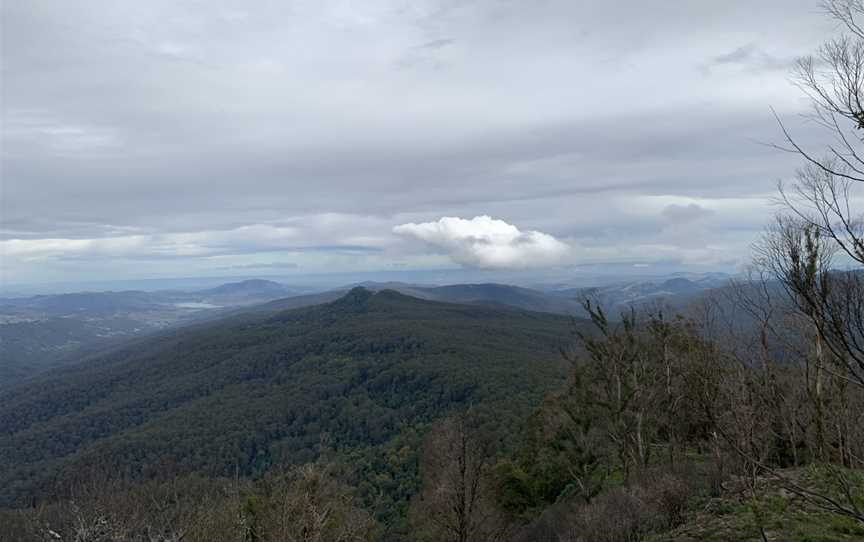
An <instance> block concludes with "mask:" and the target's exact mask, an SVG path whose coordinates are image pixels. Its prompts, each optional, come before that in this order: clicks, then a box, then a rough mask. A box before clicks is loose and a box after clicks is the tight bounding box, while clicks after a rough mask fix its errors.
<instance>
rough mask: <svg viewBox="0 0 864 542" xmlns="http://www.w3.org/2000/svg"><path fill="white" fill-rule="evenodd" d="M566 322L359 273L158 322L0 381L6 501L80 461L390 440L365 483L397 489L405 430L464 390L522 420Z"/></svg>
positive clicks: (342, 446) (288, 452) (161, 465)
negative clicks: (185, 322) (297, 304)
mask: <svg viewBox="0 0 864 542" xmlns="http://www.w3.org/2000/svg"><path fill="white" fill-rule="evenodd" d="M571 326H572V322H571V320H570V319H568V318H565V317H561V316H555V315H551V314H543V313H537V312H526V311H520V310H513V309H501V308H490V307H480V306H470V305H455V304H445V303H439V302H432V301H427V300H420V299H417V298H412V297H409V296H405V295H403V294H400V293H397V292H395V291H392V290H383V291H379V292H372V291H370V290H367V289H363V288H356V289H353V290H351V291H350V292H349V293H347V294H346V295H344V296H343V297H341V298H340V299H338V300H336V301H334V302H331V303H328V304H324V305H318V306H313V307H307V308H302V309H295V310H288V311H283V312H276V313H273V312H261V313H253V314H248V315H238V316H234V317H231V318H228V319H225V320H220V321H217V322H213V323H209V324H199V325H195V326H192V327H189V328H185V329H178V330H174V331H166V332H163V333H161V334H160V335H158V336H155V337H153V338H151V339H144V340H139V341H137V342H134V343H129V344H128V345H126V346H124V347H122V348H118V349H116V350H114V351H112V352H110V353H106V354H104V355H101V356H99V357H97V358H95V359H91V360H89V361H87V362H85V363H83V364H81V365H79V366H75V367H71V368H67V369H64V370H58V371H54V372H50V373H47V374H45V375H42V376H41V377H38V378H36V379H34V380H32V381H30V382H28V383H24V384H21V385H19V386H18V387H16V388H14V389H12V390H9V391H7V392H5V393H3V394H2V395H0V488H2V489H0V502H2V503H3V504H7V505H8V504H12V503H15V502H17V501H18V499H21V498H23V497H25V496H28V497H33V496H36V495H42V496H45V495H49V494H50V493H51V491H52V490H53V489H54V484H55V483H56V482H57V481H58V480H60V479H63V478H64V477H67V476H69V475H71V474H73V473H76V472H80V471H82V469H85V467H87V466H88V465H89V466H93V465H99V466H100V468H103V469H104V468H109V469H111V470H114V471H116V472H122V473H125V474H127V475H128V476H130V477H133V478H151V477H157V476H160V475H165V474H181V473H189V472H197V473H202V474H206V475H210V476H230V475H232V474H235V473H239V474H241V475H254V474H260V473H262V472H264V471H266V470H267V469H268V468H269V467H270V466H271V465H273V464H277V463H285V462H288V463H300V462H305V461H311V460H313V459H315V458H316V457H317V456H318V455H319V454H320V453H322V451H323V450H330V451H332V452H334V453H337V454H342V455H345V454H355V457H362V456H363V454H364V450H367V451H368V450H372V449H376V448H378V449H379V452H380V449H383V448H382V447H387V446H388V445H391V444H392V443H394V442H400V441H401V442H402V443H403V444H402V445H404V446H407V447H408V448H407V451H406V452H405V453H403V454H402V456H400V457H402V459H401V460H400V461H401V463H398V464H389V463H387V462H386V461H384V462H382V461H376V462H374V463H373V464H372V466H370V467H369V468H370V469H372V470H373V472H369V473H366V476H365V477H364V479H365V482H364V483H365V484H366V485H367V486H370V487H367V491H368V492H369V493H370V494H372V493H377V494H382V493H383V494H385V495H386V496H387V498H388V499H390V500H392V501H393V502H396V503H398V502H402V501H404V499H405V498H407V496H408V495H410V494H411V493H412V492H413V491H414V490H415V489H416V449H414V448H412V447H411V446H412V441H411V440H410V438H409V435H411V434H412V432H415V431H416V430H417V429H418V428H421V427H422V426H423V425H424V424H427V423H429V422H432V421H434V420H435V419H436V418H438V417H440V416H442V415H444V414H445V413H447V412H449V411H450V410H451V409H453V408H457V407H465V406H467V405H469V404H478V405H482V406H483V408H484V409H489V410H491V411H494V412H496V417H495V423H496V424H501V425H506V424H507V423H510V422H512V421H514V420H518V419H521V418H522V417H523V416H525V415H526V414H527V413H528V412H530V411H531V409H532V408H534V407H536V405H537V404H538V402H539V400H540V398H541V397H542V395H543V394H544V393H545V392H546V391H547V390H549V389H551V388H555V387H557V386H559V385H560V383H561V382H562V378H563V377H564V375H565V372H566V367H565V365H566V364H565V362H564V360H563V359H562V358H561V356H560V353H559V349H560V347H561V346H562V345H563V344H564V342H566V340H567V338H568V337H569V335H570V331H571ZM358 454H359V455H358ZM380 455H381V454H380V453H376V454H372V455H371V456H374V457H379V456H380ZM371 456H370V457H371ZM403 504H404V502H403Z"/></svg>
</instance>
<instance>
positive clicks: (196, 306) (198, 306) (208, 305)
mask: <svg viewBox="0 0 864 542" xmlns="http://www.w3.org/2000/svg"><path fill="white" fill-rule="evenodd" d="M174 306H175V307H177V308H178V309H218V308H219V307H221V305H214V304H212V303H195V302H189V303H174Z"/></svg>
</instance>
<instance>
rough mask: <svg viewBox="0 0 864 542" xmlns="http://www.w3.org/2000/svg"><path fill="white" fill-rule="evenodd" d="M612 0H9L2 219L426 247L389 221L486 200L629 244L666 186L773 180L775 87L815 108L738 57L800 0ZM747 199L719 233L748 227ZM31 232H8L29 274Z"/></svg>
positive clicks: (515, 214)
mask: <svg viewBox="0 0 864 542" xmlns="http://www.w3.org/2000/svg"><path fill="white" fill-rule="evenodd" d="M609 4H610V5H598V4H597V3H587V2H573V1H571V0H548V1H545V2H540V3H538V2H531V1H528V0H515V1H513V2H498V1H493V0H477V1H473V2H467V3H466V2H453V1H451V0H421V1H418V2H402V1H400V0H392V1H386V0H382V1H381V2H374V3H362V2H329V1H327V0H314V1H313V0H298V1H297V2H292V3H291V5H290V9H289V8H287V7H286V4H285V3H283V2H271V1H265V2H262V3H256V4H255V5H254V7H252V6H249V5H245V4H244V5H242V6H239V7H238V5H237V4H235V3H233V2H228V1H221V0H217V1H215V2H212V3H210V4H208V9H206V10H205V9H201V7H200V5H197V4H187V3H180V2H173V1H168V0H153V1H152V2H140V3H135V4H132V5H126V6H122V7H121V6H120V5H119V4H116V3H113V2H107V1H99V0H82V1H81V2H76V3H74V4H72V3H39V2H5V3H2V5H0V9H2V14H0V21H2V23H0V24H2V25H3V28H2V32H0V35H2V37H0V39H2V40H3V42H2V65H3V73H2V87H3V88H2V91H3V94H4V101H3V104H2V119H0V120H2V134H0V137H2V152H3V157H2V163H0V176H2V186H0V191H2V198H0V205H2V208H0V242H3V241H12V240H21V241H28V242H29V241H33V242H37V241H40V240H43V241H45V243H48V245H51V243H50V242H49V241H50V240H52V239H55V240H56V239H59V240H73V241H74V240H78V241H87V240H98V239H106V238H120V237H129V236H135V235H138V236H144V237H147V238H158V237H159V236H169V235H192V234H196V233H201V232H211V233H212V234H213V236H216V237H218V233H214V232H225V231H231V230H237V229H239V228H243V227H249V226H254V225H261V224H265V225H270V226H274V227H290V228H292V229H293V230H295V231H296V236H295V237H293V238H291V239H284V240H280V241H279V242H273V241H272V240H270V241H268V240H267V239H261V238H256V237H254V236H249V237H246V236H244V235H242V234H238V235H236V236H234V237H232V238H231V239H228V240H224V239H223V240H222V241H218V242H217V241H214V240H213V239H211V240H210V241H208V242H207V243H205V244H204V246H205V247H207V249H208V250H207V251H206V253H207V256H213V255H218V256H231V255H235V256H237V257H244V256H249V257H252V256H254V255H255V254H258V253H261V254H267V253H272V252H276V251H297V252H302V253H303V256H302V257H303V258H308V259H305V260H298V264H299V265H302V266H303V268H304V269H306V268H310V269H313V268H314V266H315V265H319V266H321V267H320V269H331V268H332V266H333V265H336V264H333V263H332V262H331V260H329V259H328V258H332V259H333V261H336V260H338V265H347V266H349V269H350V266H351V265H355V264H354V263H352V262H357V263H356V265H357V266H361V265H367V266H372V265H380V266H385V267H386V266H387V265H389V263H392V262H391V260H393V259H398V261H399V262H403V261H404V262H409V263H410V264H411V265H414V263H416V262H422V264H424V265H425V262H426V260H423V259H422V258H423V257H424V255H423V254H419V255H418V253H417V251H416V249H415V247H414V245H410V244H406V243H404V242H403V241H402V240H400V239H399V238H397V237H396V236H394V235H393V234H392V232H391V230H392V228H393V227H394V226H396V225H398V224H405V223H411V222H414V223H425V222H429V221H435V220H438V219H439V218H440V217H442V216H464V217H473V216H481V215H485V214H489V215H493V216H502V217H507V219H508V222H513V223H517V224H519V226H520V228H524V229H528V230H537V231H542V232H547V233H549V234H550V235H553V236H555V237H556V238H560V239H573V240H574V242H575V243H576V244H582V245H585V246H588V245H590V244H591V242H592V241H591V240H592V239H602V240H603V243H605V245H608V246H615V247H620V248H621V251H622V252H623V251H624V248H625V245H627V244H629V243H639V244H642V245H646V244H650V243H651V242H658V241H659V240H661V239H660V236H662V235H664V233H663V232H664V227H665V224H664V222H663V220H664V219H663V217H662V215H661V213H662V212H663V211H662V209H663V207H664V206H666V205H680V206H684V207H686V206H688V205H689V204H690V203H689V202H691V200H692V202H696V204H697V205H711V208H715V207H716V206H715V205H714V202H715V201H727V200H728V201H736V202H740V201H753V200H757V199H759V198H764V197H765V196H766V195H767V194H770V192H771V191H772V190H773V187H774V180H775V179H776V178H778V177H783V176H786V175H788V174H789V173H791V172H792V171H793V170H794V167H795V165H796V163H795V160H794V159H793V158H792V157H789V156H787V155H784V154H783V153H774V152H772V151H770V150H768V149H766V148H765V147H763V146H759V145H757V144H754V143H753V141H754V140H758V141H771V140H774V139H776V137H777V135H778V134H777V132H776V125H775V123H774V120H773V119H772V117H771V115H770V113H769V110H768V106H769V105H773V106H774V107H775V108H776V109H777V110H778V111H780V112H781V114H783V115H784V117H787V118H789V120H790V125H791V126H792V127H793V128H794V129H795V130H796V133H797V134H798V135H799V137H800V138H801V140H802V141H804V142H808V143H809V142H814V141H816V134H815V132H814V130H813V128H812V127H807V126H804V125H798V124H796V121H795V120H794V119H795V114H796V113H798V112H799V111H800V109H801V107H802V104H801V102H800V100H799V99H798V96H799V94H798V91H797V90H796V89H795V88H793V87H791V86H790V85H789V84H788V81H787V79H786V75H785V73H784V72H783V71H782V70H761V71H759V72H758V73H753V72H752V70H750V68H749V67H748V66H750V65H759V64H760V63H762V64H765V59H766V58H767V56H766V55H767V53H765V52H766V51H768V52H771V53H772V54H774V55H775V56H776V57H777V58H779V59H782V58H792V57H794V56H796V55H798V54H803V53H806V52H808V51H810V50H812V48H813V47H814V46H815V44H817V43H818V42H819V41H820V40H821V39H823V38H824V36H826V35H827V30H826V27H825V25H824V24H823V23H822V21H821V20H820V18H819V17H818V16H815V15H814V14H813V13H812V2H811V1H810V0H794V1H781V0H766V1H765V2H758V3H755V4H754V3H753V2H744V1H743V0H741V1H734V2H724V3H723V5H722V6H719V5H717V4H716V3H706V2H700V1H695V0H694V1H685V2H679V3H674V5H672V4H671V3H653V2H636V1H631V2H627V3H625V4H622V3H620V2H619V3H609ZM612 4H614V5H612ZM779 10H783V13H784V17H777V16H776V13H777V12H778V11H779ZM622 12H626V13H627V14H628V17H625V18H622V17H621V13H622ZM742 43H745V44H757V43H758V47H757V46H756V45H753V46H750V47H749V48H748V47H744V48H741V44H742ZM418 44H419V45H418ZM739 49H740V50H739ZM718 51H720V52H722V51H727V53H725V54H722V55H718ZM772 58H774V57H772ZM705 59H713V60H712V62H713V63H714V66H715V67H717V69H712V70H709V72H707V73H706V72H705V70H703V69H701V68H702V67H703V66H704V64H705V62H706V61H705ZM400 63H401V65H403V67H410V69H402V70H394V69H393V66H394V65H399V64H400ZM722 66H725V67H727V68H729V67H732V68H735V67H737V66H743V67H745V68H746V69H744V70H739V69H722ZM663 197H675V198H677V199H674V200H669V201H666V200H663V201H660V200H659V199H657V198H663ZM652 198H653V199H652ZM670 202H672V203H670ZM643 205H645V206H648V207H649V208H645V209H643V208H642V207H640V206H643ZM736 205H737V203H736ZM742 205H743V204H742ZM717 208H718V209H720V208H719V207H717ZM746 213H747V215H746V220H744V219H740V215H735V217H734V218H735V220H733V215H732V214H731V213H728V212H726V211H722V212H721V211H719V210H718V212H717V215H716V216H715V217H713V218H712V221H713V222H712V223H716V224H717V227H718V229H720V230H722V231H719V230H718V231H717V232H709V233H710V235H711V236H712V237H713V238H717V239H720V238H723V237H724V236H725V235H731V234H728V232H729V231H732V230H733V229H736V228H737V229H736V231H737V232H738V233H737V234H736V235H739V234H740V235H739V237H736V238H735V240H734V243H733V241H730V246H731V245H732V244H735V246H738V247H742V248H741V250H742V251H743V250H746V246H747V243H746V242H744V241H743V239H744V238H745V237H746V236H747V235H754V234H755V233H756V232H757V231H758V229H759V223H758V221H759V220H761V218H759V213H758V212H757V211H756V210H754V209H753V208H751V207H747V209H746ZM334 215H340V216H342V217H344V220H343V219H334V218H333V217H334ZM742 223H743V224H745V226H742V225H741V224H742ZM214 239H215V237H214ZM48 245H46V246H48ZM103 245H104V244H103ZM51 246H54V245H51ZM61 246H62V245H61ZM315 247H318V248H315ZM327 247H330V248H327ZM165 251H166V252H164V253H160V254H159V257H164V255H165V254H170V255H172V257H173V258H174V259H176V261H177V262H178V263H177V264H176V267H175V269H177V270H178V271H183V270H184V266H183V265H182V263H183V262H184V261H191V260H189V258H193V256H190V255H188V254H183V253H180V252H174V253H172V252H171V251H170V248H166V249H165ZM85 253H86V251H85ZM75 254H76V253H75V252H74V251H72V250H69V251H67V256H68V257H69V258H78V260H79V261H81V268H80V269H79V268H76V269H75V270H74V271H75V272H80V273H84V272H85V271H83V269H85V263H86V258H87V257H92V258H94V259H95V258H97V257H98V258H103V259H104V258H110V257H114V256H116V254H117V252H114V247H111V250H108V249H107V248H105V249H104V250H103V251H102V252H100V254H102V256H96V255H92V256H83V255H81V253H80V252H79V253H77V254H78V255H77V256H76V255H75ZM592 254H595V253H592ZM58 257H59V256H58ZM124 257H125V256H124ZM195 257H196V258H198V260H196V261H203V260H204V259H206V256H195ZM585 257H586V258H587V257H589V256H587V255H586V256H585ZM590 257H595V256H590ZM596 257H597V258H603V257H605V256H604V255H603V254H599V255H597V256H596ZM27 258H29V256H23V255H21V253H16V255H15V256H8V255H6V257H4V261H5V262H10V261H11V262H12V263H9V264H7V267H8V268H9V269H14V270H15V273H16V276H18V277H19V280H21V277H25V278H26V277H29V276H30V275H31V274H38V273H41V272H43V268H41V267H40V264H39V263H33V262H31V261H30V260H28V259H27ZM13 260H14V261H13ZM313 260H314V262H313ZM166 265H167V264H166ZM202 265H203V264H202ZM220 265H221V264H220ZM226 265H234V263H233V262H232V263H230V264H226ZM237 265H243V263H242V262H241V263H238V264H237ZM417 265H421V263H417ZM99 269H100V266H98V265H94V266H92V267H91V269H90V271H89V272H92V273H98V272H99ZM45 272H46V273H47V272H48V271H45ZM52 272H53V271H52ZM70 272H71V271H70ZM57 273H58V274H59V276H65V275H63V273H61V272H59V271H58V272H57ZM13 278H14V277H13Z"/></svg>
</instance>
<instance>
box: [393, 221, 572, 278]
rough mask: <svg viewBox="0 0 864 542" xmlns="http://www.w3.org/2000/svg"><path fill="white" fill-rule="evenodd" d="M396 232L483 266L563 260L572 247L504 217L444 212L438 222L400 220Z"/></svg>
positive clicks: (532, 265)
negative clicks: (469, 217)
mask: <svg viewBox="0 0 864 542" xmlns="http://www.w3.org/2000/svg"><path fill="white" fill-rule="evenodd" d="M393 233H395V234H397V235H401V236H403V237H408V238H413V239H418V240H420V241H424V242H426V243H427V244H429V245H430V246H432V247H435V248H436V249H438V250H440V251H443V252H444V253H445V254H447V255H448V256H449V257H450V258H451V259H452V260H453V261H454V262H456V263H458V264H461V265H464V266H467V267H476V268H480V269H529V268H538V267H548V266H552V265H556V264H559V263H561V262H562V260H563V259H564V258H565V257H566V256H567V254H568V253H569V252H570V247H569V246H567V245H566V244H565V243H563V242H561V241H559V240H558V239H556V238H554V237H552V236H551V235H549V234H546V233H543V232H539V231H524V232H523V231H520V230H519V228H517V227H516V226H514V225H512V224H508V223H507V222H504V221H503V220H496V219H494V218H492V217H490V216H486V215H483V216H475V217H474V218H472V219H470V220H466V219H464V218H458V217H453V216H445V217H443V218H441V219H440V220H438V221H437V222H423V223H420V224H415V223H413V222H411V223H408V224H401V225H399V226H396V227H395V228H393Z"/></svg>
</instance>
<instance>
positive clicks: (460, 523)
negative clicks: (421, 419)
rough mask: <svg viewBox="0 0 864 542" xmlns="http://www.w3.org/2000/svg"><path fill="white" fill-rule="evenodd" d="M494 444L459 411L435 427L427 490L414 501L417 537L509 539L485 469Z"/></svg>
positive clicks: (427, 451) (474, 541) (427, 455)
mask: <svg viewBox="0 0 864 542" xmlns="http://www.w3.org/2000/svg"><path fill="white" fill-rule="evenodd" d="M491 451H492V450H491V442H490V440H489V439H488V438H484V436H483V435H481V434H480V432H479V431H478V430H477V429H474V428H472V427H471V422H470V420H469V418H468V416H467V415H466V414H464V413H463V414H458V415H455V416H453V417H451V418H448V419H445V420H444V421H442V422H439V423H438V424H436V425H435V427H433V428H432V430H431V432H430V435H429V437H428V438H427V440H426V443H425V444H424V450H423V463H422V465H421V474H422V476H423V489H422V491H421V492H420V494H419V495H418V496H417V497H416V498H415V500H414V502H413V503H412V507H411V508H412V509H411V516H412V523H413V524H414V525H415V527H416V528H417V529H418V532H417V536H418V539H429V540H435V541H442V542H484V541H495V540H506V538H505V535H506V533H507V521H506V520H505V518H504V517H503V514H501V513H500V512H499V510H498V509H497V507H496V505H495V502H494V496H493V495H492V492H491V490H492V487H491V483H490V480H489V479H488V478H487V472H486V471H487V467H488V466H489V462H490V459H491V458H490V453H491Z"/></svg>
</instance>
